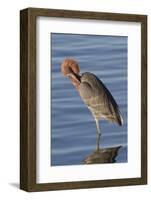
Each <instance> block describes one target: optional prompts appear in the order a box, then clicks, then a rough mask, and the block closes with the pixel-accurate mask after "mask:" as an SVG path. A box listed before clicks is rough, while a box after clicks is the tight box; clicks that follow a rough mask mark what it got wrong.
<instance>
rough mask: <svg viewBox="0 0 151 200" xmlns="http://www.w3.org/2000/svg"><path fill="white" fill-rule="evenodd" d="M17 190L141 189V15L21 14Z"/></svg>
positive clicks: (144, 115) (143, 49) (144, 144)
mask: <svg viewBox="0 0 151 200" xmlns="http://www.w3.org/2000/svg"><path fill="white" fill-rule="evenodd" d="M20 78H21V79H20V129H21V130H20V188H21V189H23V190H25V191H45V190H61V189H78V188H94V187H108V186H124V185H141V184H147V16H146V15H136V14H119V13H103V12H87V11H86V12H85V11H72V10H53V9H40V8H27V9H24V10H21V12H20Z"/></svg>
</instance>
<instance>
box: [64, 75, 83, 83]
mask: <svg viewBox="0 0 151 200" xmlns="http://www.w3.org/2000/svg"><path fill="white" fill-rule="evenodd" d="M67 77H69V78H70V79H71V80H72V81H74V82H76V83H78V84H80V83H81V81H80V79H81V77H80V75H78V74H75V73H69V74H67Z"/></svg>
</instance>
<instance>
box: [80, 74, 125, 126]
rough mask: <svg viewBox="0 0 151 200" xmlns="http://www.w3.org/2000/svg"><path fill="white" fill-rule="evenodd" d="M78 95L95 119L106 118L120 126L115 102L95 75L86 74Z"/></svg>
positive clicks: (119, 117)
mask: <svg viewBox="0 0 151 200" xmlns="http://www.w3.org/2000/svg"><path fill="white" fill-rule="evenodd" d="M79 93H80V96H81V98H82V99H83V101H84V103H85V104H86V105H87V106H88V108H89V109H90V110H91V112H92V114H93V115H94V117H95V118H97V119H99V118H101V117H102V118H106V119H108V120H110V121H115V122H117V123H118V124H119V125H122V117H121V114H120V111H119V108H118V105H117V103H116V101H115V100H114V98H113V96H112V95H111V93H110V92H109V90H108V89H107V88H106V87H105V85H104V84H103V83H102V81H100V80H99V79H98V78H97V77H96V76H95V75H93V74H90V73H88V74H87V77H86V75H85V77H84V78H83V80H82V82H81V84H80V88H79Z"/></svg>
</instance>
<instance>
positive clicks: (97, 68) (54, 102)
mask: <svg viewBox="0 0 151 200" xmlns="http://www.w3.org/2000/svg"><path fill="white" fill-rule="evenodd" d="M50 46H51V52H50V65H51V69H50V72H51V73H50V76H51V78H50V80H51V83H50V85H51V91H50V93H51V95H50V97H51V98H50V102H51V116H50V118H51V133H50V134H51V137H50V138H51V147H50V148H51V151H50V152H51V155H50V165H51V166H65V165H81V164H103V163H115V164H116V163H127V162H128V130H127V127H128V124H127V123H128V120H127V115H128V113H127V112H128V109H127V108H128V105H127V104H128V99H127V96H128V95H127V94H128V87H127V82H128V81H127V80H128V79H127V76H128V74H127V71H128V37H127V36H119V35H118V36H116V35H93V34H92V35H89V34H74V33H55V32H53V33H51V34H50Z"/></svg>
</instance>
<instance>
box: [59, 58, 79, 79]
mask: <svg viewBox="0 0 151 200" xmlns="http://www.w3.org/2000/svg"><path fill="white" fill-rule="evenodd" d="M61 72H62V74H63V75H64V76H66V75H67V74H69V73H72V72H74V73H75V74H79V73H80V68H79V65H78V63H77V62H76V61H75V60H73V59H69V58H66V59H65V60H64V61H63V63H62V64H61Z"/></svg>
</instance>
